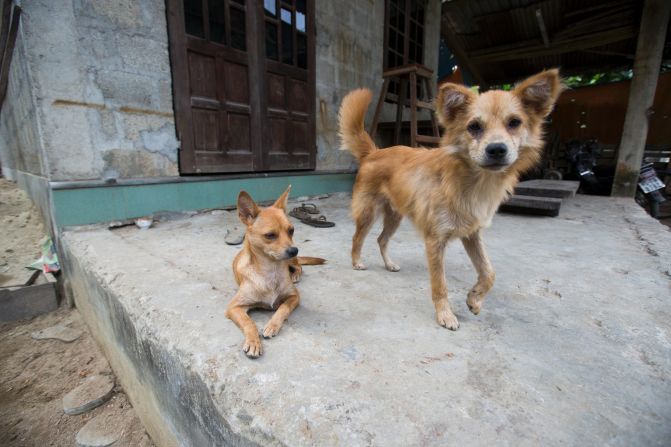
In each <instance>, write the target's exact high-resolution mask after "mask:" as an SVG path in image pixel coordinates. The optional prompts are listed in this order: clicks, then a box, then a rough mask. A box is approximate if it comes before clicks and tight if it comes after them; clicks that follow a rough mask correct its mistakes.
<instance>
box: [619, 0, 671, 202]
mask: <svg viewBox="0 0 671 447" xmlns="http://www.w3.org/2000/svg"><path fill="white" fill-rule="evenodd" d="M670 15H671V2H670V1H669V0H645V4H644V6H643V15H642V17H641V27H640V32H639V34H638V43H637V45H636V56H635V57H634V68H633V71H634V76H633V78H632V79H631V87H630V90H629V102H628V104H627V112H626V114H625V117H624V127H623V128H622V139H621V140H620V147H619V150H618V155H617V167H616V170H615V179H614V181H613V189H612V191H611V195H613V196H616V197H634V195H635V194H636V185H637V183H638V175H639V172H640V169H641V162H642V160H643V151H644V150H645V141H646V139H647V135H648V119H649V117H650V114H651V113H652V104H653V101H654V99H655V90H656V89H657V79H658V78H659V68H660V66H661V63H662V53H663V51H664V42H665V40H666V28H667V25H668V23H669V16H670Z"/></svg>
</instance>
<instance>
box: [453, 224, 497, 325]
mask: <svg viewBox="0 0 671 447" xmlns="http://www.w3.org/2000/svg"><path fill="white" fill-rule="evenodd" d="M461 242H462V243H463V244H464V248H465V249H466V253H468V256H469V257H470V258H471V262H472V263H473V266H474V267H475V270H476V271H477V272H478V282H476V283H475V285H474V286H473V288H472V289H471V291H470V292H468V299H467V300H466V304H468V308H469V309H470V310H471V312H473V313H474V314H475V315H477V314H478V313H480V308H481V307H482V303H483V302H484V301H485V295H487V292H489V290H490V289H491V288H492V286H493V285H494V279H495V276H496V275H495V274H494V269H493V268H492V264H491V263H490V262H489V258H488V257H487V252H486V251H485V244H484V243H483V242H482V237H481V235H480V231H479V230H478V231H476V232H475V233H473V234H472V235H471V236H469V237H467V238H462V239H461Z"/></svg>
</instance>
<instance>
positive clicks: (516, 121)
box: [339, 70, 562, 330]
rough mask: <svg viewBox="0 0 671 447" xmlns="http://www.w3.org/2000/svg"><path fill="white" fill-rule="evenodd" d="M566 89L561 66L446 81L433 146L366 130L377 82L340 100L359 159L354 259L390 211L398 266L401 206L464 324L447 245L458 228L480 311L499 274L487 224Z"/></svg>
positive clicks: (444, 306)
mask: <svg viewBox="0 0 671 447" xmlns="http://www.w3.org/2000/svg"><path fill="white" fill-rule="evenodd" d="M561 91H562V84H561V81H560V78H559V72H558V71H557V70H548V71H544V72H542V73H539V74H537V75H535V76H533V77H531V78H529V79H527V80H525V81H524V82H522V83H520V84H519V85H518V86H516V87H515V89H514V90H512V91H510V92H506V91H499V90H493V91H488V92H486V93H483V94H481V95H478V94H477V93H475V92H473V91H472V90H470V89H468V88H466V87H464V86H462V85H456V84H449V83H448V84H443V85H442V86H441V87H440V91H439V93H438V97H437V99H436V113H437V116H438V119H439V121H440V123H441V124H442V126H443V127H444V128H445V132H444V134H443V139H442V141H441V147H440V148H438V149H432V150H429V149H415V148H410V147H405V146H395V147H391V148H388V149H384V150H378V148H377V147H376V146H375V143H373V141H372V139H371V138H370V136H369V135H368V134H367V133H366V131H365V130H364V117H365V115H366V110H367V108H368V105H369V103H370V100H371V92H370V90H366V89H359V90H355V91H352V92H350V93H349V94H348V95H347V96H346V97H345V99H344V100H343V102H342V105H341V108H340V115H339V120H340V135H341V138H342V148H343V149H349V150H350V151H351V152H352V153H353V154H354V155H355V156H356V158H357V159H358V160H359V163H360V167H359V173H358V175H357V178H356V182H355V184H354V190H353V193H352V214H353V217H354V221H355V223H356V232H355V234H354V237H353V240H352V265H353V267H354V269H355V270H363V269H365V268H366V266H365V265H364V264H363V263H362V262H361V246H362V244H363V241H364V238H365V237H366V234H367V233H368V232H369V230H370V228H371V226H372V225H373V223H374V222H375V220H376V217H377V216H378V215H379V214H382V215H383V216H384V228H383V230H382V233H381V234H380V237H378V239H377V240H378V243H379V245H380V252H381V254H382V259H383V260H384V264H385V266H386V268H387V270H389V271H392V272H395V271H398V270H399V267H398V265H396V264H395V263H394V262H393V261H392V260H391V258H390V257H389V255H388V254H387V245H388V243H389V239H390V238H391V236H392V235H393V234H394V232H395V231H396V229H397V228H398V226H399V224H400V222H401V219H402V218H403V216H408V217H409V218H410V219H411V220H412V221H413V223H414V224H415V226H416V227H417V228H418V229H419V231H420V232H421V233H422V235H423V237H424V241H425V247H426V255H427V258H428V263H429V272H430V275H431V294H432V298H433V304H434V305H435V308H436V317H437V319H438V323H439V324H440V325H441V326H445V327H447V328H448V329H452V330H456V329H457V328H458V327H459V322H458V321H457V318H456V317H455V315H454V313H452V310H451V309H450V304H449V302H448V298H447V284H446V281H445V270H444V269H445V246H446V244H447V243H448V241H449V240H451V239H454V238H460V239H461V241H462V243H463V244H464V248H465V249H466V252H467V253H468V255H469V257H470V258H471V261H472V262H473V265H474V267H475V269H476V270H477V272H478V281H477V283H476V284H475V286H473V288H472V289H471V291H470V292H469V294H468V300H467V304H468V307H469V309H470V310H471V312H473V313H474V314H476V315H477V314H478V312H480V308H481V306H482V303H483V301H484V298H485V295H486V293H487V292H488V291H489V290H490V289H491V287H492V285H493V284H494V270H493V269H492V266H491V264H490V262H489V259H488V258H487V254H486V253H485V247H484V244H483V242H482V238H481V236H480V230H481V229H482V228H485V227H487V226H489V225H490V224H491V221H492V217H493V215H494V213H495V212H496V210H497V208H498V207H499V205H500V204H501V202H502V201H503V200H504V199H505V198H506V197H508V195H509V194H511V193H512V191H513V188H514V186H515V185H516V184H517V182H518V177H519V175H520V173H522V172H524V171H526V170H528V169H529V168H531V167H532V166H534V165H535V164H536V163H537V162H538V160H539V158H540V156H541V150H542V148H543V130H542V124H543V120H544V118H545V117H546V116H547V115H548V114H549V113H550V112H551V111H552V108H553V106H554V103H555V101H556V100H557V97H558V96H559V94H560V93H561Z"/></svg>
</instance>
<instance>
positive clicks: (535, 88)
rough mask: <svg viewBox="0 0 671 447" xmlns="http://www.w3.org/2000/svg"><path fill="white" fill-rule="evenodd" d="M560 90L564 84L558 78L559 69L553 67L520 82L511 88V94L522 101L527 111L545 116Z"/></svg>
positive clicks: (550, 110)
mask: <svg viewBox="0 0 671 447" xmlns="http://www.w3.org/2000/svg"><path fill="white" fill-rule="evenodd" d="M562 90H564V85H563V84H562V82H561V79H560V78H559V70H557V69H556V68H553V69H552V70H546V71H542V72H540V73H538V74H537V75H534V76H531V77H530V78H527V79H525V80H524V81H522V82H520V83H519V84H518V85H517V86H516V87H515V89H514V90H513V94H515V95H516V96H517V97H518V98H519V99H520V100H521V101H522V104H523V105H524V107H525V108H526V109H527V110H528V111H529V112H531V113H534V114H536V115H538V116H540V117H541V118H545V117H546V116H547V115H549V114H550V112H552V108H553V107H554V104H555V101H557V98H558V97H559V94H560V93H561V92H562Z"/></svg>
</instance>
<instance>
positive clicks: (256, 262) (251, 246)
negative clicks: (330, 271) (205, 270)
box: [226, 186, 326, 358]
mask: <svg viewBox="0 0 671 447" xmlns="http://www.w3.org/2000/svg"><path fill="white" fill-rule="evenodd" d="M290 189H291V186H289V188H287V190H286V191H284V193H283V194H282V195H281V196H280V198H279V199H277V201H276V202H275V203H274V204H273V205H272V206H270V207H268V208H260V207H258V206H257V205H256V203H254V200H253V199H252V198H251V196H250V195H249V194H247V192H245V191H241V192H240V194H239V195H238V217H239V218H240V221H241V222H242V223H243V224H244V225H245V226H246V227H247V231H246V233H245V239H244V245H243V247H242V250H240V252H239V253H238V254H237V256H236V257H235V259H234V260H233V274H234V275H235V281H236V282H237V283H238V285H239V286H240V288H239V289H238V293H236V294H235V296H234V297H233V299H232V300H231V302H230V303H229V304H228V308H227V309H226V316H227V317H228V318H230V319H231V320H232V321H233V322H234V323H235V324H236V325H237V326H238V327H239V328H240V330H242V333H243V334H244V336H245V343H244V345H243V348H242V349H243V351H244V352H245V353H246V354H247V356H248V357H252V358H256V357H258V356H260V355H261V354H262V352H263V350H262V347H261V338H260V337H259V331H258V329H257V328H256V324H254V321H252V319H251V318H250V317H249V315H248V314H247V312H248V311H249V309H253V308H259V307H260V308H264V309H274V310H276V311H275V314H274V315H273V316H272V318H271V319H270V321H269V322H268V324H267V325H266V327H265V328H264V329H263V336H264V337H265V338H271V337H274V336H275V335H277V334H278V333H279V331H280V328H281V327H282V324H283V323H284V321H285V320H286V319H287V318H288V317H289V314H290V313H291V312H293V310H294V309H295V308H296V307H297V306H298V302H299V300H300V296H299V294H298V289H296V286H295V285H294V283H295V282H298V281H299V280H300V276H301V273H302V267H301V265H318V264H323V263H325V262H326V260H324V259H321V258H309V257H296V255H297V254H298V248H296V247H294V246H293V235H294V226H293V225H292V224H291V222H290V221H289V219H288V218H287V215H286V209H287V200H288V198H289V190H290Z"/></svg>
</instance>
